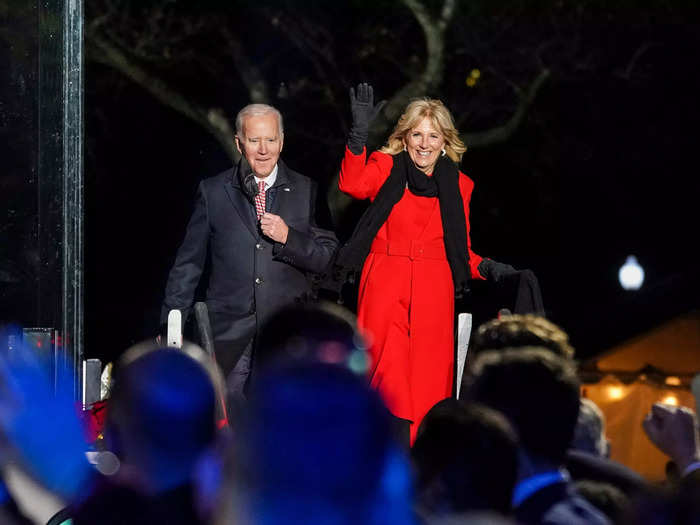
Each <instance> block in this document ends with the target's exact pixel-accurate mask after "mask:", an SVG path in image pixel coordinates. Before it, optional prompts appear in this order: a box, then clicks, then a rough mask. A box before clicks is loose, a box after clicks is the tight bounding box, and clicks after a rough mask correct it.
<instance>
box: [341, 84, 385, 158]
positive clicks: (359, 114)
mask: <svg viewBox="0 0 700 525" xmlns="http://www.w3.org/2000/svg"><path fill="white" fill-rule="evenodd" d="M385 104H386V100H382V101H381V102H379V103H378V104H377V105H376V106H375V105H374V90H373V89H372V86H370V85H369V84H367V83H364V84H358V85H357V92H355V90H354V89H353V88H350V110H351V111H352V127H351V128H350V133H349V134H348V148H350V151H352V152H353V153H354V154H355V155H359V154H360V153H362V148H364V147H365V144H367V137H369V125H370V124H371V123H372V121H373V120H374V119H375V118H377V115H378V114H379V112H380V111H381V110H382V108H383V107H384V105H385Z"/></svg>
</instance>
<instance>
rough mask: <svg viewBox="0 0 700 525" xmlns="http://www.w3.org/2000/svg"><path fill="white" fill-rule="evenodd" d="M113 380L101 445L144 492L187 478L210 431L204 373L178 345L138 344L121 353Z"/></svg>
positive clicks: (210, 402)
mask: <svg viewBox="0 0 700 525" xmlns="http://www.w3.org/2000/svg"><path fill="white" fill-rule="evenodd" d="M191 351H193V350H191ZM113 382H114V386H113V389H112V397H111V399H110V406H109V412H108V415H107V422H106V428H105V442H106V443H105V445H106V447H107V448H108V449H109V450H111V451H112V452H114V453H115V454H116V455H117V457H118V458H119V459H120V461H121V463H122V466H127V468H129V469H130V470H133V471H134V472H135V473H136V476H137V478H138V479H139V480H140V482H141V484H142V485H143V488H144V489H145V490H146V492H150V493H158V492H162V491H165V490H169V489H172V488H173V487H177V486H179V485H183V484H186V483H188V482H190V481H191V476H192V473H193V468H194V466H195V464H196V461H197V460H198V459H199V457H200V456H201V454H202V453H203V452H204V451H205V450H206V449H207V447H209V446H210V445H211V444H212V443H213V441H214V438H215V434H216V427H217V423H216V406H217V395H216V389H215V387H214V384H213V382H212V378H211V375H210V372H209V371H207V370H206V369H205V367H204V366H203V365H202V364H201V363H200V362H197V360H195V359H193V358H192V357H191V356H190V355H188V354H187V353H185V352H183V351H182V350H178V349H174V348H157V349H152V348H146V347H138V348H134V349H132V351H131V352H129V351H128V352H126V353H125V354H124V356H123V358H122V360H121V361H120V363H119V365H118V367H117V368H116V370H115V372H114V376H113Z"/></svg>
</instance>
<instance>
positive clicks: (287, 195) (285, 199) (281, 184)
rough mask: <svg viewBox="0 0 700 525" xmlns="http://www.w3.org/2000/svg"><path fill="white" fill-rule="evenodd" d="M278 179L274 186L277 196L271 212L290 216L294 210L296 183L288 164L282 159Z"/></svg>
mask: <svg viewBox="0 0 700 525" xmlns="http://www.w3.org/2000/svg"><path fill="white" fill-rule="evenodd" d="M277 166H278V171H277V180H276V181H275V184H274V185H273V186H272V188H274V190H275V196H274V199H273V200H272V203H271V206H270V213H274V214H275V215H279V216H281V217H288V216H289V214H290V212H291V211H292V208H293V206H292V200H293V198H294V185H293V184H292V183H291V180H290V178H289V172H288V170H287V166H285V165H284V162H282V161H281V160H280V161H278V163H277Z"/></svg>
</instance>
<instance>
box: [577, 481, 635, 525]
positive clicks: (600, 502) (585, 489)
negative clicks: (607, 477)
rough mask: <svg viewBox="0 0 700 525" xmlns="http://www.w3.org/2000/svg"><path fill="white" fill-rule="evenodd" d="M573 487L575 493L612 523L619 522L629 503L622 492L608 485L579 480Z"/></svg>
mask: <svg viewBox="0 0 700 525" xmlns="http://www.w3.org/2000/svg"><path fill="white" fill-rule="evenodd" d="M574 486H575V487H576V492H578V493H579V494H580V495H581V496H582V497H583V498H584V499H585V500H586V501H588V502H589V503H591V504H592V505H593V506H594V507H595V508H597V509H598V510H599V511H601V512H602V513H603V514H605V515H606V516H607V517H608V518H609V519H610V521H612V522H613V523H618V522H619V520H620V519H621V518H622V516H623V514H624V513H625V512H626V510H627V507H628V505H629V502H630V501H629V498H628V497H627V496H626V495H625V493H624V492H622V491H621V490H620V489H618V488H617V487H615V486H614V485H612V484H610V483H603V482H600V481H591V480H581V481H577V482H576V483H575V484H574Z"/></svg>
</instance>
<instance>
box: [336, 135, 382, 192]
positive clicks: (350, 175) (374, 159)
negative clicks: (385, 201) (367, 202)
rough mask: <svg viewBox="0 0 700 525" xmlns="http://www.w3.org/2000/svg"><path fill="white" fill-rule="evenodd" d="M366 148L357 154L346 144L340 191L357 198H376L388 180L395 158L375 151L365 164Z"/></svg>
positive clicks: (341, 166) (339, 184)
mask: <svg viewBox="0 0 700 525" xmlns="http://www.w3.org/2000/svg"><path fill="white" fill-rule="evenodd" d="M366 153H367V150H366V149H363V150H362V153H360V154H359V155H355V154H354V153H353V152H352V151H350V149H349V148H348V147H347V146H346V148H345V156H344V157H343V162H342V163H341V164H340V177H339V180H338V186H339V188H340V191H342V192H343V193H347V194H348V195H350V196H351V197H354V198H356V199H374V197H376V196H377V193H378V192H379V188H381V187H382V184H384V181H386V179H387V177H388V176H389V173H390V172H391V167H392V165H393V160H392V158H391V155H387V154H386V153H381V152H379V151H375V152H374V153H372V155H370V157H369V161H367V163H366V164H365V155H366Z"/></svg>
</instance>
